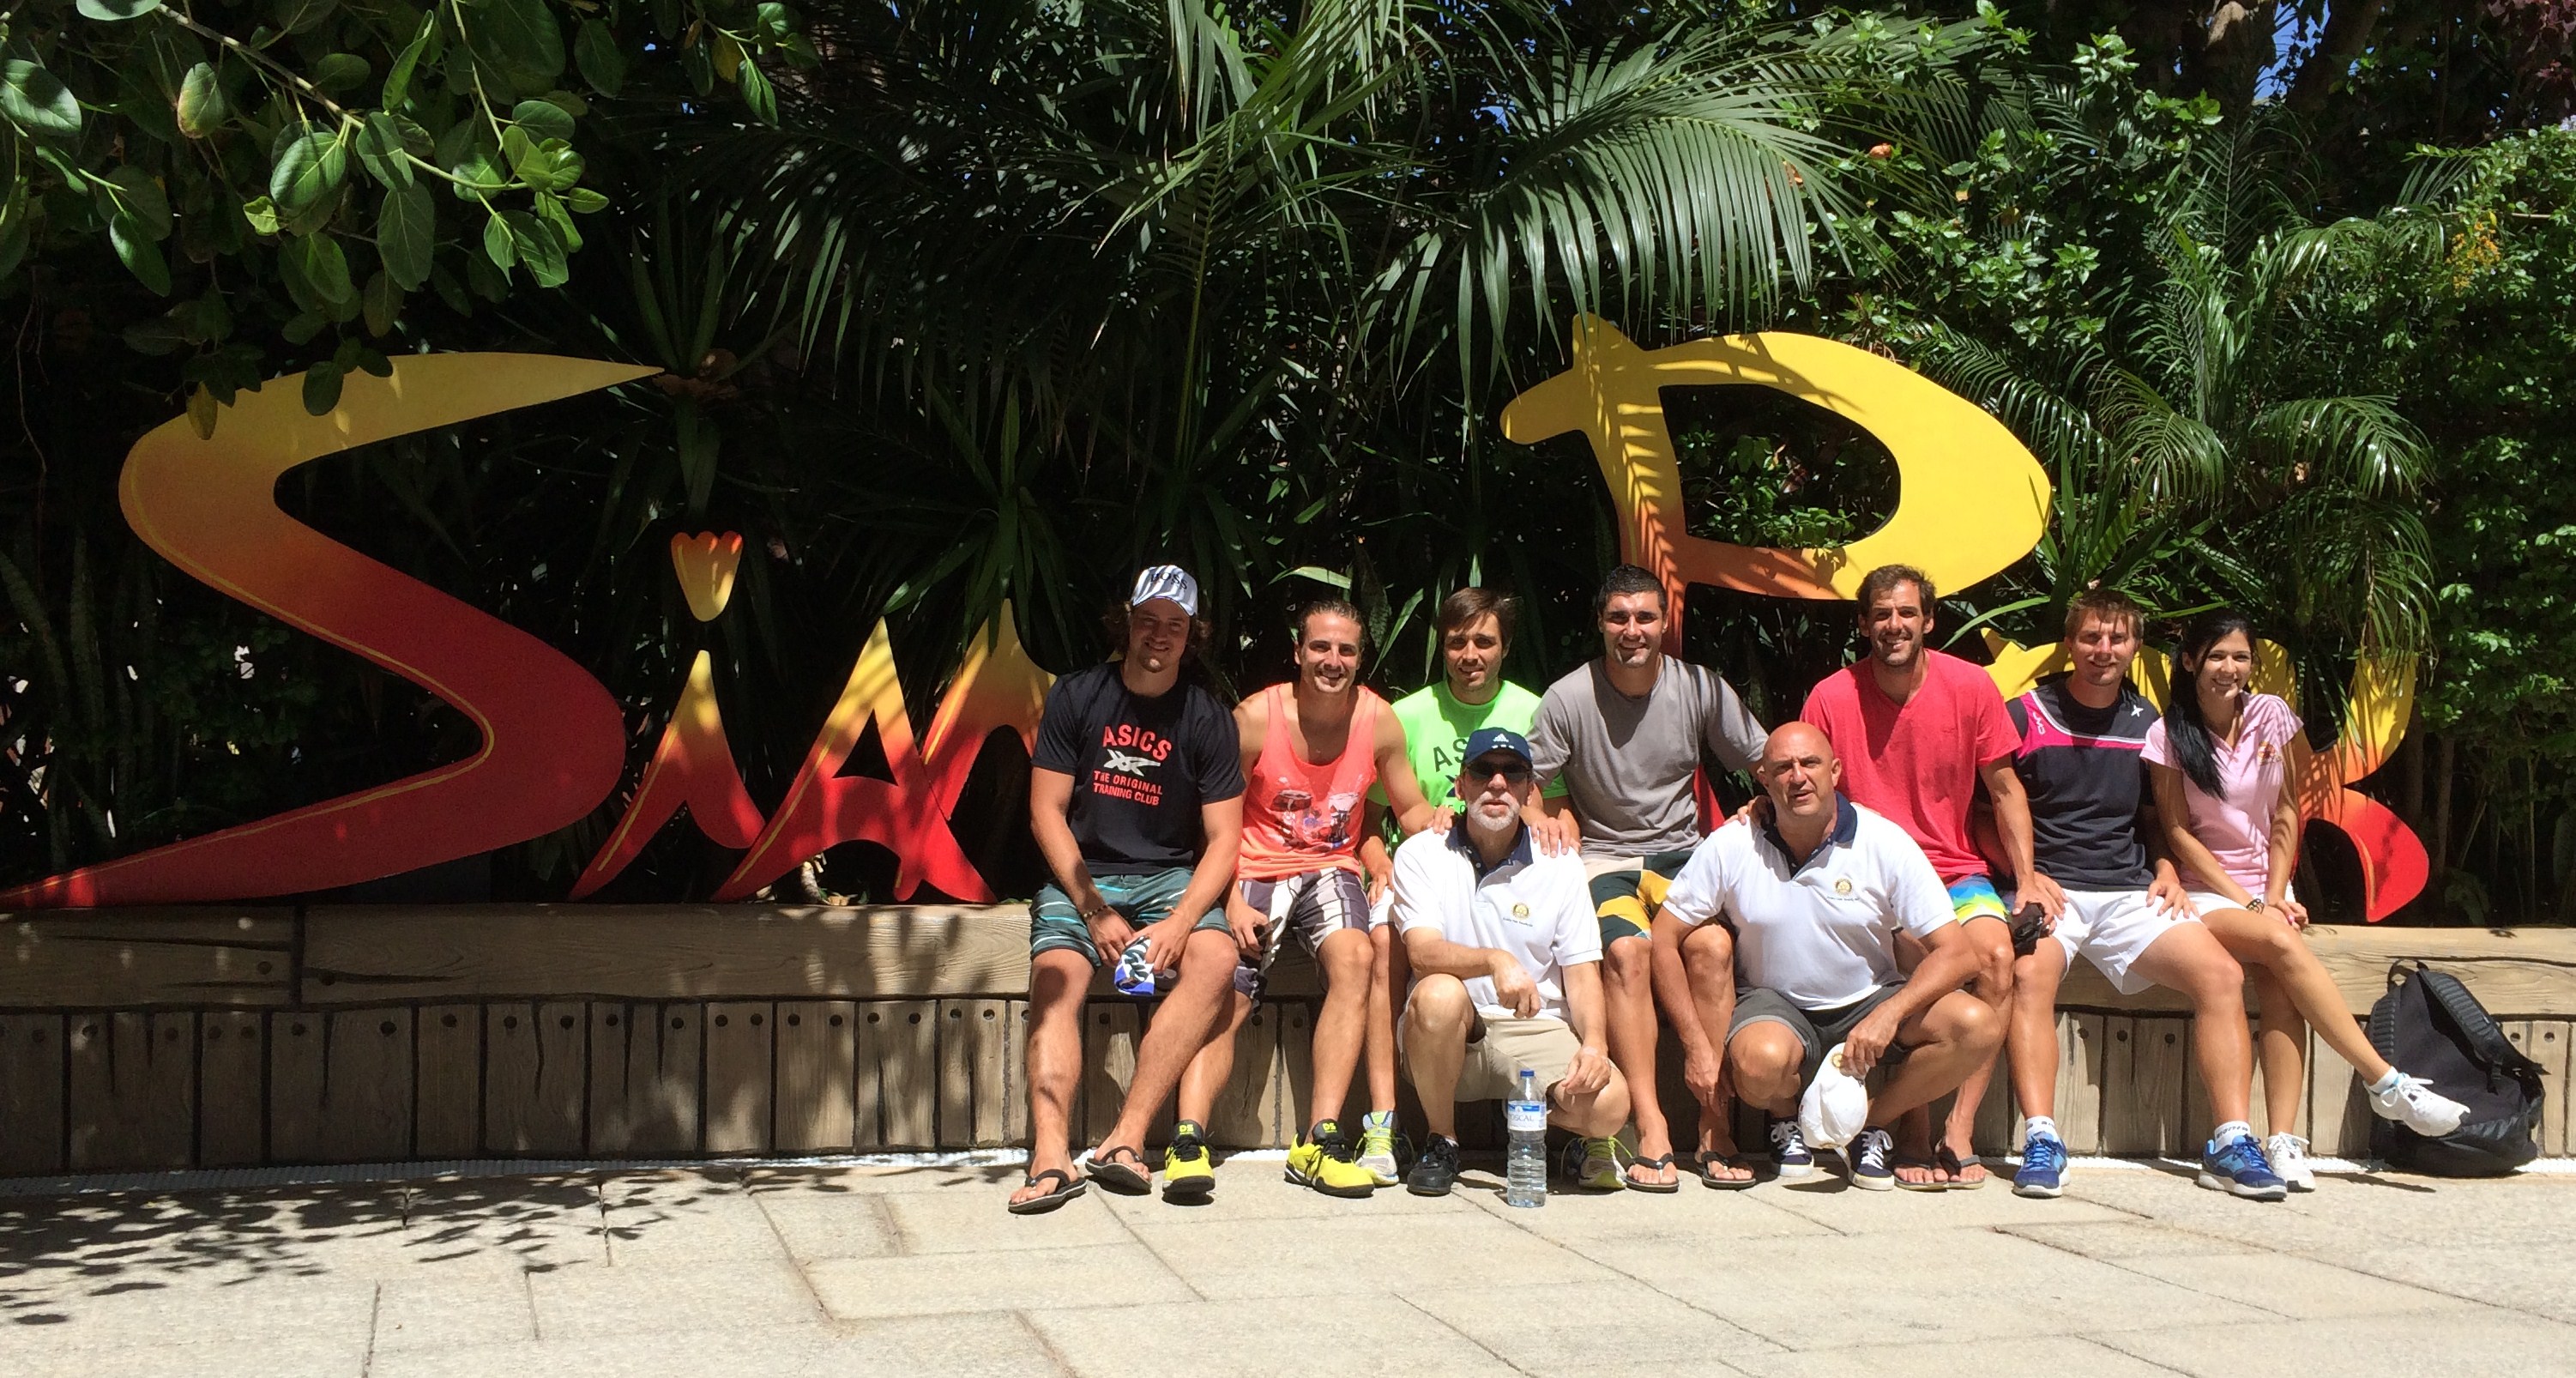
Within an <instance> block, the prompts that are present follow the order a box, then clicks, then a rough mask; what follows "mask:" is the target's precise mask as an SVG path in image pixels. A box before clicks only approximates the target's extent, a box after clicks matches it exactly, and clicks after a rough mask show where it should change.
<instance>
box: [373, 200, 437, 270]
mask: <svg viewBox="0 0 2576 1378" xmlns="http://www.w3.org/2000/svg"><path fill="white" fill-rule="evenodd" d="M437 241H438V203H437V202H435V201H432V200H430V199H429V188H428V187H426V186H423V185H421V184H420V183H418V182H414V183H413V184H411V185H410V186H407V187H397V188H394V189H393V190H390V191H387V192H386V193H385V204H384V205H383V207H382V208H380V209H379V210H378V211H377V212H376V256H377V257H378V258H380V259H383V260H384V264H385V271H386V272H387V273H389V274H391V275H392V276H393V280H394V282H395V284H396V285H398V286H400V287H401V288H402V289H403V290H405V291H411V290H413V289H414V288H417V287H419V286H420V285H421V284H422V283H424V282H427V281H428V280H429V267H430V253H431V250H433V249H434V248H436V247H437Z"/></svg>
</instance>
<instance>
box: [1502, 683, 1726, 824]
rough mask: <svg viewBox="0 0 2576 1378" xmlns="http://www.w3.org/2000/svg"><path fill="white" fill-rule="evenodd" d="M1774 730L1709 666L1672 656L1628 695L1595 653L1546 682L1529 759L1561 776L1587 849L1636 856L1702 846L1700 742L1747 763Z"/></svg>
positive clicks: (1547, 774) (1545, 774)
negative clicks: (1638, 693) (1696, 786)
mask: <svg viewBox="0 0 2576 1378" xmlns="http://www.w3.org/2000/svg"><path fill="white" fill-rule="evenodd" d="M1768 735H1769V734H1768V733H1766V732H1764V731H1763V729H1762V724H1761V723H1759V722H1757V721H1755V720H1754V717H1753V714H1752V713H1751V712H1750V711H1748V710H1747V709H1746V708H1745V706H1744V700H1742V699H1740V698H1737V697H1736V695H1735V686H1733V685H1731V684H1728V683H1727V682H1726V681H1725V680H1724V679H1721V678H1719V677H1718V673H1717V672H1716V671H1715V670H1711V669H1709V668H1708V667H1707V666H1704V665H1693V664H1691V663H1690V662H1688V661H1685V660H1677V659H1675V658H1673V657H1671V656H1666V657H1664V661H1663V668H1662V670H1661V672H1660V673H1658V674H1657V675H1656V676H1655V687H1654V689H1653V690H1651V691H1650V692H1648V693H1647V694H1646V696H1645V697H1643V698H1630V697H1628V696H1627V695H1626V694H1622V693H1620V692H1619V691H1618V690H1617V689H1614V688H1612V687H1611V685H1610V673H1609V671H1607V670H1605V669H1603V668H1602V664H1601V662H1600V661H1599V660H1598V659H1594V660H1590V661H1586V662H1585V663H1584V664H1583V665H1582V666H1581V667H1580V668H1578V669H1576V670H1575V671H1573V672H1572V673H1571V674H1568V675H1567V676H1565V677H1564V678H1563V679H1560V680H1558V681H1557V682H1556V683H1554V684H1551V685H1549V686H1548V687H1547V697H1546V698H1545V699H1542V700H1541V701H1540V703H1539V706H1538V721H1537V722H1535V723H1533V724H1531V726H1530V753H1531V757H1532V759H1531V762H1530V764H1532V765H1534V766H1536V767H1537V768H1538V779H1539V783H1540V784H1541V785H1542V786H1543V785H1545V784H1547V783H1548V782H1549V781H1551V780H1554V779H1556V778H1557V777H1559V776H1560V775H1562V776H1563V777H1564V779H1565V783H1566V787H1567V789H1566V792H1567V794H1568V795H1569V796H1570V802H1571V803H1572V804H1573V805H1574V808H1575V811H1576V812H1577V813H1579V814H1581V815H1582V817H1583V854H1584V855H1585V856H1587V857H1639V856H1647V855H1650V854H1652V853H1655V852H1678V851H1684V850H1687V849H1688V848H1690V847H1692V846H1695V845H1697V844H1698V842H1699V838H1700V832H1699V805H1698V802H1697V801H1696V800H1695V799H1693V798H1692V796H1691V772H1693V771H1694V770H1697V769H1698V768H1699V762H1700V748H1701V745H1702V744H1703V743H1704V744H1706V746H1707V748H1708V750H1709V751H1710V752H1711V753H1712V754H1714V755H1715V756H1716V757H1717V759H1718V761H1719V762H1720V763H1722V764H1723V765H1725V766H1726V768H1727V769H1729V770H1751V769H1752V768H1753V763H1754V762H1755V761H1757V760H1759V759H1761V756H1762V743H1763V739H1764V738H1765V737H1767V736H1768Z"/></svg>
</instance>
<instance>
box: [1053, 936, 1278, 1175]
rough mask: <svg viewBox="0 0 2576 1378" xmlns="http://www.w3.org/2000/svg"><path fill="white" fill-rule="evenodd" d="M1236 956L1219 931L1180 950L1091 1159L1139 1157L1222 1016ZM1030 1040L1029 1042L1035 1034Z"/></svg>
mask: <svg viewBox="0 0 2576 1378" xmlns="http://www.w3.org/2000/svg"><path fill="white" fill-rule="evenodd" d="M1236 955H1237V950H1236V948H1235V944H1234V935H1233V934H1231V933H1228V932H1226V931H1225V930H1223V929H1215V928H1202V929H1198V930H1196V931H1194V932H1192V933H1191V934H1190V936H1189V940H1188V942H1187V943H1186V944H1185V945H1184V946H1183V947H1182V949H1181V963H1180V967H1181V973H1180V980H1179V981H1178V982H1177V983H1176V984H1174V985H1173V987H1172V990H1171V993H1170V994H1168V995H1166V996H1164V997H1163V1005H1162V1008H1161V1009H1160V1010H1157V1011H1156V1012H1155V1014H1154V1022H1153V1023H1152V1024H1151V1025H1150V1026H1148V1027H1147V1028H1146V1030H1145V1038H1144V1041H1143V1042H1142V1043H1141V1044H1139V1045H1138V1046H1137V1049H1136V1077H1135V1080H1133V1081H1131V1082H1129V1083H1128V1085H1127V1099H1126V1100H1125V1102H1123V1103H1122V1104H1120V1106H1119V1107H1118V1122H1117V1123H1116V1124H1114V1125H1112V1126H1110V1129H1109V1133H1108V1135H1107V1136H1106V1137H1105V1138H1103V1139H1102V1140H1101V1141H1100V1143H1099V1146H1098V1147H1096V1148H1094V1149H1093V1150H1092V1157H1093V1158H1095V1159H1097V1158H1099V1157H1100V1156H1101V1155H1102V1154H1104V1153H1106V1152H1108V1151H1109V1150H1110V1149H1113V1148H1127V1149H1135V1150H1138V1152H1139V1155H1140V1156H1141V1155H1142V1150H1143V1148H1144V1144H1145V1130H1146V1128H1147V1127H1148V1126H1150V1125H1151V1124H1152V1123H1153V1122H1154V1116H1155V1114H1156V1113H1157V1112H1159V1111H1160V1110H1161V1109H1162V1108H1163V1103H1164V1102H1165V1101H1167V1100H1169V1099H1171V1096H1172V1091H1173V1089H1174V1088H1175V1087H1177V1086H1178V1085H1179V1084H1180V1080H1181V1073H1182V1072H1183V1071H1185V1070H1187V1069H1188V1067H1189V1064H1190V1059H1192V1058H1194V1057H1196V1056H1198V1054H1199V1052H1200V1050H1201V1049H1202V1048H1204V1047H1205V1046H1206V1044H1207V1039H1208V1034H1209V1032H1210V1031H1211V1030H1212V1029H1213V1028H1215V1026H1216V1024H1217V1023H1218V1021H1219V1020H1220V1019H1221V1018H1222V1017H1223V1015H1224V1012H1225V1000H1226V995H1227V992H1229V991H1230V990H1232V989H1233V981H1234V967H1235V958H1236ZM1031 1036H1032V1039H1034V1037H1035V1031H1034V1030H1032V1031H1031Z"/></svg>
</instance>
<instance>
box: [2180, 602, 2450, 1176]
mask: <svg viewBox="0 0 2576 1378" xmlns="http://www.w3.org/2000/svg"><path fill="white" fill-rule="evenodd" d="M2253 679H2254V632H2253V628H2252V627H2251V626H2250V625H2249V624H2248V623H2247V622H2246V620H2245V619H2244V618H2243V617H2242V616H2240V615H2238V614H2236V613H2234V612H2229V611H2226V610H2224V609H2222V610H2219V611H2216V612H2208V613H2203V614H2201V615H2200V616H2199V617H2197V618H2195V619H2193V621H2192V623H2191V625H2190V626H2188V627H2186V628H2185V629H2184V630H2183V638H2182V649H2181V653H2180V654H2179V655H2178V656H2177V657H2176V658H2175V660H2174V673H2173V687H2172V691H2171V697H2172V702H2171V703H2169V704H2167V705H2166V707H2165V715H2164V719H2163V721H2161V722H2158V723H2156V724H2155V725H2154V726H2152V727H2150V728H2148V729H2147V744H2146V750H2145V752H2144V753H2143V754H2144V756H2145V758H2146V762H2147V771H2148V775H2149V778H2150V779H2152V780H2153V781H2154V784H2155V795H2156V814H2157V817H2158V819H2159V821H2160V822H2161V824H2162V826H2163V829H2164V840H2165V848H2166V850H2167V851H2168V852H2169V853H2170V854H2171V855H2172V857H2173V860H2174V864H2175V866H2176V868H2177V869H2179V870H2180V871H2181V872H2182V875H2183V884H2184V885H2185V886H2186V887H2188V888H2189V890H2190V892H2191V902H2192V906H2193V907H2194V908H2195V909H2197V910H2198V911H2199V917H2200V921H2201V922H2202V923H2205V924H2207V925H2208V926H2209V931H2210V932H2211V933H2212V934H2214V935H2216V936H2217V938H2218V941H2219V942H2220V943H2221V944H2223V945H2224V946H2225V947H2226V948H2227V950H2228V951H2229V952H2231V953H2233V954H2235V957H2236V959H2237V960H2238V961H2239V962H2242V963H2244V964H2245V967H2246V970H2247V972H2248V973H2249V974H2250V975H2252V976H2253V978H2254V993H2255V996H2256V998H2257V999H2258V1000H2259V1001H2260V1002H2261V1004H2262V1008H2263V1040H2262V1054H2263V1059H2262V1060H2263V1101H2264V1105H2265V1106H2266V1108H2268V1109H2269V1110H2270V1112H2271V1117H2272V1129H2273V1133H2272V1136H2271V1138H2269V1139H2267V1140H2266V1141H2265V1142H2264V1145H2263V1148H2264V1151H2265V1154H2266V1156H2268V1157H2269V1158H2270V1159H2271V1160H2272V1170H2273V1171H2275V1172H2277V1173H2279V1174H2280V1175H2281V1178H2282V1180H2283V1181H2286V1182H2288V1183H2289V1184H2290V1189H2291V1190H2292V1191H2314V1190H2316V1174H2315V1173H2314V1172H2313V1171H2312V1170H2311V1169H2310V1168H2309V1166H2308V1161H2307V1147H2308V1141H2307V1140H2306V1139H2303V1138H2300V1137H2299V1136H2298V1135H2297V1134H2294V1133H2292V1132H2291V1130H2293V1129H2294V1128H2295V1127H2296V1126H2297V1124H2298V1115H2299V1105H2300V1102H2301V1101H2302V1100H2303V1099H2304V1096H2303V1094H2302V1093H2303V1091H2304V1089H2305V1087H2306V1084H2307V1069H2306V1066H2305V1063H2306V1051H2307V1042H2308V1039H2307V1033H2308V1029H2309V1028H2310V1027H2314V1028H2315V1029H2316V1031H2317V1036H2318V1037H2320V1038H2323V1039H2324V1040H2325V1041H2326V1042H2327V1044H2328V1045H2330V1046H2331V1047H2333V1049H2334V1050H2335V1051H2336V1052H2337V1053H2340V1054H2342V1055H2343V1059H2344V1060H2345V1061H2346V1062H2349V1063H2351V1064H2352V1067H2353V1070H2354V1071H2356V1072H2358V1073H2360V1074H2361V1077H2362V1080H2363V1081H2364V1082H2366V1083H2367V1084H2368V1085H2369V1088H2370V1108H2371V1109H2372V1111H2374V1112H2375V1113H2377V1114H2378V1115H2379V1116H2380V1117H2381V1118H2382V1119H2390V1120H2397V1121H2399V1122H2401V1123H2403V1124H2405V1125H2406V1126H2407V1127H2408V1128H2410V1129H2413V1130H2414V1131H2415V1132H2417V1133H2419V1134H2427V1135H2436V1136H2438V1135H2443V1134H2448V1133H2450V1132H2451V1131H2452V1130H2454V1129H2457V1128H2459V1127H2460V1120H2461V1119H2462V1118H2463V1117H2464V1116H2465V1115H2467V1113H2468V1109H2467V1107H2465V1106H2463V1105H2461V1104H2460V1103H2459V1102H2457V1101H2454V1100H2450V1099H2448V1098H2446V1097H2443V1096H2438V1095H2435V1094H2434V1093H2433V1091H2432V1088H2431V1086H2430V1085H2429V1084H2427V1083H2425V1082H2421V1081H2418V1080H2416V1079H2415V1078H2413V1077H2410V1076H2408V1075H2406V1074H2405V1073H2403V1072H2400V1071H2398V1070H2397V1069H2396V1068H2394V1067H2391V1066H2389V1065H2388V1060H2387V1059H2386V1058H2383V1057H2381V1056H2380V1055H2379V1053H2378V1051H2377V1050H2376V1049H2374V1048H2372V1047H2371V1046H2370V1040H2369V1039H2367V1038H2365V1037H2363V1036H2362V1032H2361V1025H2360V1024H2358V1023H2356V1022H2355V1021H2354V1020H2353V1017H2352V1011H2351V1010H2350V1009H2348V1008H2347V1007H2346V1006H2345V1004H2344V998H2343V991H2342V990H2341V989H2339V988H2338V987H2337V986H2336V985H2335V983H2334V977H2332V976H2331V975H2329V974H2328V973H2327V972H2326V968H2325V963H2323V962H2320V961H2318V960H2317V955H2316V954H2315V953H2314V952H2311V951H2309V950H2308V944H2307V941H2306V939H2304V938H2302V937H2300V936H2299V930H2300V929H2301V928H2304V927H2306V926H2307V922H2308V911H2307V908H2306V907H2305V906H2303V905H2301V904H2300V903H2299V901H2298V897H2297V896H2296V895H2295V894H2293V893H2292V892H2291V889H2290V872H2291V870H2292V869H2293V868H2294V867H2295V866H2296V865H2297V863H2298V857H2299V801H2298V797H2297V795H2296V794H2294V793H2293V792H2292V791H2291V790H2290V789H2289V788H2288V785H2289V768H2290V757H2291V753H2292V751H2293V750H2298V751H2305V750H2306V747H2305V746H2304V744H2302V743H2300V741H2299V715H2298V714H2296V713H2294V712H2292V711H2291V710H2290V705H2288V704H2286V703H2284V702H2282V701H2281V700H2280V699H2279V698H2278V697H2276V696H2274V695H2271V694H2257V693H2253V692H2250V690H2249V688H2248V686H2249V685H2251V684H2252V683H2253ZM2243 1128H2244V1126H2241V1125H2221V1126H2219V1127H2218V1130H2217V1133H2216V1135H2215V1137H2216V1138H2217V1139H2218V1140H2219V1141H2220V1142H2225V1141H2226V1140H2227V1139H2228V1138H2230V1137H2231V1131H2238V1130H2242V1129H2243Z"/></svg>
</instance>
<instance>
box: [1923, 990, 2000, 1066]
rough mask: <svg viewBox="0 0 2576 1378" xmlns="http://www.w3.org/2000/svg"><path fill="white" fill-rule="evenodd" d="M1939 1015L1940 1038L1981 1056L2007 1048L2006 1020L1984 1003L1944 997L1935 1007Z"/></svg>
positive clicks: (1965, 997)
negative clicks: (2005, 1042)
mask: <svg viewBox="0 0 2576 1378" xmlns="http://www.w3.org/2000/svg"><path fill="white" fill-rule="evenodd" d="M1935 1012H1936V1013H1937V1015H1938V1016H1939V1026H1940V1027H1939V1031H1938V1035H1937V1036H1939V1037H1941V1038H1945V1039H1948V1040H1950V1041H1951V1042H1954V1043H1957V1044H1958V1045H1959V1046H1961V1047H1963V1048H1969V1049H1972V1050H1974V1051H1976V1052H1980V1053H1990V1052H1993V1051H1994V1050H1995V1049H1997V1048H1999V1047H2001V1046H2003V1041H2004V1027H2005V1024H2004V1019H2003V1016H2001V1015H1999V1014H1996V1013H1995V1011H1994V1008H1993V1007H1992V1006H1990V1005H1988V1004H1986V1003H1985V1002H1984V1001H1982V1000H1977V999H1972V998H1969V997H1967V996H1963V995H1958V994H1951V995H1945V996H1943V997H1941V1003H1940V1004H1939V1005H1938V1006H1936V1007H1935Z"/></svg>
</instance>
